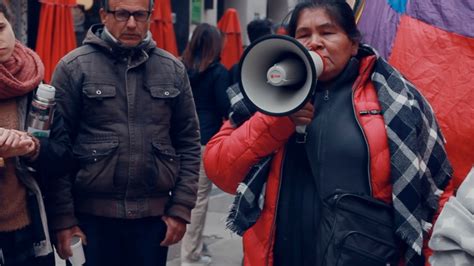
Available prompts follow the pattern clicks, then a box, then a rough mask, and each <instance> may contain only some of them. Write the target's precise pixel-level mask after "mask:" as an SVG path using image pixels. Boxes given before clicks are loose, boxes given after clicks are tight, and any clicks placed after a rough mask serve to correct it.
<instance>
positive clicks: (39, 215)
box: [0, 1, 72, 266]
mask: <svg viewBox="0 0 474 266" xmlns="http://www.w3.org/2000/svg"><path fill="white" fill-rule="evenodd" d="M9 18H10V15H9V10H8V7H7V6H6V4H5V3H4V1H0V265H2V266H9V265H12V266H13V265H15V266H27V265H28V266H36V265H54V256H53V255H52V254H53V253H52V251H53V250H52V246H51V243H50V239H49V235H48V228H47V223H46V213H45V208H44V203H43V195H42V194H41V191H40V187H42V188H44V187H45V186H46V184H47V183H48V179H49V178H53V177H54V176H58V175H60V174H62V173H63V171H64V169H65V168H68V167H69V166H68V163H67V162H68V161H70V160H71V159H70V158H72V154H71V149H70V147H69V144H68V143H69V139H68V137H67V134H66V133H64V132H62V131H63V129H62V128H63V127H62V125H61V123H62V119H61V116H60V114H59V113H58V112H55V114H54V115H55V117H54V122H53V126H52V128H51V134H50V137H49V138H36V137H34V136H32V135H30V134H28V133H27V132H26V131H25V128H26V116H27V113H28V108H29V106H30V102H31V99H32V95H33V93H34V90H35V89H36V88H37V87H38V85H39V84H40V82H41V81H42V79H43V75H44V66H43V63H42V62H41V60H40V58H39V57H38V55H37V54H36V53H35V52H33V51H32V50H30V49H29V48H27V47H25V46H24V45H23V44H21V43H20V42H19V41H17V40H16V39H15V35H14V33H13V30H12V27H11V25H10V23H9ZM57 165H61V167H58V166H57Z"/></svg>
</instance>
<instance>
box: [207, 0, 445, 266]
mask: <svg viewBox="0 0 474 266" xmlns="http://www.w3.org/2000/svg"><path fill="white" fill-rule="evenodd" d="M288 31H289V35H290V36H291V37H293V38H295V39H296V40H297V41H298V42H299V43H301V44H302V45H304V46H305V47H306V48H307V49H308V50H310V51H314V52H316V53H318V54H319V55H320V56H321V58H322V61H323V63H324V69H323V70H322V73H320V74H319V76H317V78H318V82H317V85H316V89H315V92H314V94H313V95H311V97H309V98H308V99H309V100H308V101H307V102H306V103H302V104H301V106H302V107H301V108H299V109H298V110H295V111H294V112H292V113H290V114H289V115H287V114H285V115H284V116H271V115H269V114H268V112H267V114H265V111H264V110H263V112H257V113H255V114H254V115H253V116H251V117H250V118H249V119H248V120H247V121H245V122H244V123H243V124H241V125H240V126H239V127H237V128H235V127H233V126H232V124H231V123H229V122H227V123H225V124H224V125H223V127H222V128H221V130H220V132H219V133H217V134H216V135H215V136H214V137H213V138H212V139H211V140H210V141H209V142H208V144H207V149H206V152H205V155H204V163H205V168H206V172H207V174H208V177H209V178H210V179H211V180H212V181H213V182H214V183H215V184H216V185H217V186H219V187H220V188H221V189H223V190H224V191H227V192H229V193H233V194H235V193H237V197H240V196H241V195H244V196H242V197H241V198H240V200H239V201H238V202H237V204H236V206H234V209H235V210H238V212H236V213H237V214H234V215H233V216H232V217H233V218H234V220H233V221H231V222H233V223H234V224H233V225H232V227H231V228H236V227H237V228H244V232H243V243H244V262H245V265H252V266H255V265H328V266H332V265H365V266H367V265H401V264H400V263H402V264H404V265H423V264H424V263H425V262H427V258H428V256H429V250H428V249H427V248H425V245H424V243H426V240H427V238H428V232H429V230H430V228H431V225H432V223H433V218H434V214H435V213H436V212H437V211H439V209H440V207H439V204H438V202H440V203H442V202H443V201H444V200H446V199H447V197H448V195H449V193H452V191H448V190H449V189H447V190H446V191H445V192H444V194H443V195H442V196H441V197H440V195H441V194H442V193H441V192H442V191H443V190H445V188H446V187H447V185H448V183H449V182H450V179H451V173H452V170H451V167H450V164H449V162H448V160H447V157H446V151H445V149H444V146H443V143H444V139H443V136H442V135H441V132H440V129H439V127H438V124H437V122H436V118H435V116H434V114H433V113H432V109H431V107H430V106H429V103H428V102H427V101H426V100H425V98H424V97H423V96H422V95H421V94H420V92H419V91H418V90H417V89H416V88H415V87H414V86H413V85H412V84H411V83H410V82H409V81H407V80H406V79H405V78H404V77H403V76H402V75H401V74H400V73H399V72H398V71H397V70H396V69H394V68H393V67H392V66H390V65H389V64H388V63H387V62H386V61H385V60H384V59H383V58H381V57H379V56H378V54H377V53H376V51H375V50H374V49H373V48H371V47H369V46H367V45H363V44H361V43H360V33H359V31H358V29H357V26H356V23H355V19H354V15H353V13H352V10H351V8H350V6H349V5H348V4H347V3H346V2H345V1H334V0H332V1H328V0H314V1H312V2H311V3H300V4H298V5H297V6H296V7H295V9H294V10H293V13H292V16H291V19H290V22H289V27H288ZM241 85H244V86H243V87H244V88H243V90H245V82H241ZM244 94H245V93H244ZM232 104H233V106H235V102H232ZM260 111H262V110H261V109H260ZM297 126H306V141H304V142H301V141H297V140H298V139H297V135H298V134H296V133H295V129H296V127H297ZM269 156H271V157H272V159H271V162H270V163H269V168H268V174H267V175H265V176H264V182H262V183H266V185H265V186H264V187H263V189H262V188H261V187H260V188H255V187H254V185H253V184H254V183H255V182H254V181H255V179H256V178H257V179H258V178H259V177H260V175H259V174H255V173H259V172H264V171H259V170H257V171H254V170H255V167H254V165H255V164H257V163H259V162H260V161H261V160H262V159H263V158H268V157H269ZM259 169H263V168H259ZM248 175H252V176H253V177H255V178H249V176H248ZM448 187H450V186H448ZM260 190H261V194H264V196H263V197H264V203H263V206H261V205H260V208H258V210H259V213H258V215H257V219H256V220H255V221H254V222H249V221H251V219H250V218H249V217H245V210H247V209H249V208H247V207H248V206H259V205H258V203H257V204H255V202H253V201H258V200H259V198H260V196H261V195H260ZM249 194H251V196H249ZM242 202H244V203H242ZM246 206H247V207H246ZM242 213H243V214H242ZM253 214H255V213H254V212H253ZM253 216H255V215H253ZM242 224H244V225H242ZM239 233H242V231H240V232H239Z"/></svg>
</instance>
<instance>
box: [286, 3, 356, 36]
mask: <svg viewBox="0 0 474 266" xmlns="http://www.w3.org/2000/svg"><path fill="white" fill-rule="evenodd" d="M313 8H321V9H324V10H325V11H326V12H327V14H328V15H329V17H331V18H332V19H333V20H334V21H335V22H336V23H337V24H338V25H339V26H340V27H341V28H342V29H343V30H344V31H345V32H346V34H347V36H348V37H349V39H351V40H352V41H354V42H359V41H360V38H361V34H360V31H359V29H358V28H357V25H356V22H355V18H354V12H353V11H352V8H351V7H350V6H349V4H348V3H347V2H346V1H343V0H313V1H311V2H307V3H299V4H298V5H296V7H295V9H294V10H293V12H292V14H291V19H290V22H289V23H288V34H289V35H290V36H291V37H295V33H296V28H297V26H298V25H297V23H298V19H299V17H300V15H301V12H302V11H303V10H305V9H313Z"/></svg>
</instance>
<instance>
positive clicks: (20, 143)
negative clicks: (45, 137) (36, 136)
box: [0, 128, 35, 158]
mask: <svg viewBox="0 0 474 266" xmlns="http://www.w3.org/2000/svg"><path fill="white" fill-rule="evenodd" d="M34 149H35V143H34V141H33V139H32V138H31V137H30V136H28V135H27V133H26V132H21V131H18V130H13V129H5V128H0V157H3V158H11V157H16V156H23V155H25V154H28V153H30V152H32V151H34Z"/></svg>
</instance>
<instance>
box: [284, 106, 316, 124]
mask: <svg viewBox="0 0 474 266" xmlns="http://www.w3.org/2000/svg"><path fill="white" fill-rule="evenodd" d="M313 116H314V107H313V105H312V104H311V103H310V102H307V103H306V104H305V105H304V106H303V107H302V108H301V109H300V110H298V112H296V113H293V114H291V115H289V117H290V119H291V121H293V123H294V124H295V125H296V126H306V125H309V124H310V123H311V120H313Z"/></svg>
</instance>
